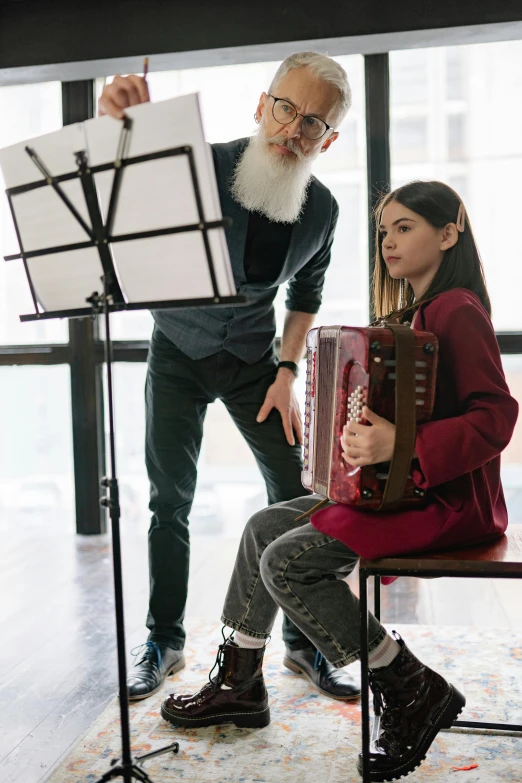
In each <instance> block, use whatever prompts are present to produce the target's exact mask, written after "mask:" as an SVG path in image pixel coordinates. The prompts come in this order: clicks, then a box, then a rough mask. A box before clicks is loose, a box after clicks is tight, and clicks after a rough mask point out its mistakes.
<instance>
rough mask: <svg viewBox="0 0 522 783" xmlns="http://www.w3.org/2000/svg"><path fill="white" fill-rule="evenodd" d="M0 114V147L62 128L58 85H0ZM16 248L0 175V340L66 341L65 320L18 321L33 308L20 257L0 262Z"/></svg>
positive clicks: (15, 342)
mask: <svg viewBox="0 0 522 783" xmlns="http://www.w3.org/2000/svg"><path fill="white" fill-rule="evenodd" d="M0 117H3V118H9V121H7V122H2V123H0V147H7V146H9V145H11V144H16V143H17V142H19V141H23V140H25V139H28V138H31V137H33V136H39V135H41V134H44V133H50V132H51V131H54V130H58V128H60V127H61V126H62V94H61V85H60V83H59V82H48V83H45V84H25V85H22V86H16V87H1V88H0ZM35 173H36V174H38V172H37V171H36V169H35ZM19 251H20V248H19V247H18V243H17V241H16V236H15V232H14V226H13V222H12V218H11V212H10V210H9V204H8V202H7V198H6V195H5V186H4V183H3V180H2V177H1V175H0V344H3V345H5V344H8V343H11V344H13V345H20V344H30V343H61V342H66V341H67V339H68V329H67V322H66V321H54V320H53V321H42V322H41V323H34V322H29V323H24V324H22V323H20V320H19V317H18V316H19V315H20V314H22V313H32V312H34V306H33V303H32V299H31V296H30V292H29V286H28V284H27V278H26V276H25V273H24V270H23V265H22V263H21V262H20V261H10V262H9V263H5V262H4V260H3V256H5V255H10V254H14V253H18V252H19Z"/></svg>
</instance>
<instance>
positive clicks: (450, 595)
mask: <svg viewBox="0 0 522 783" xmlns="http://www.w3.org/2000/svg"><path fill="white" fill-rule="evenodd" d="M70 527H71V526H70V523H69V524H67V525H65V523H63V522H60V524H59V523H58V521H56V520H52V519H49V520H42V519H41V518H32V517H31V516H28V517H26V518H18V519H17V520H16V524H15V525H12V524H8V523H7V522H6V521H5V520H4V521H2V520H0V541H1V549H0V596H1V602H0V642H1V643H0V781H1V783H14V781H16V782H17V783H37V782H38V781H42V780H43V779H44V778H45V776H46V775H47V774H48V773H49V770H50V769H51V768H52V767H53V766H54V765H55V764H56V762H57V761H58V760H59V759H60V758H61V757H62V756H63V754H65V753H66V752H67V750H68V749H69V748H70V746H71V745H72V744H73V743H74V742H75V740H76V739H77V738H78V737H79V735H81V734H82V733H83V732H84V731H85V729H86V728H87V727H88V726H89V725H90V724H91V723H92V722H93V721H94V719H95V718H96V717H97V716H98V715H99V713H100V712H101V711H102V710H103V708H104V707H105V706H106V704H107V703H108V702H109V701H110V700H111V699H112V698H113V697H114V695H115V693H116V682H117V675H116V656H115V631H114V612H113V608H114V603H113V586H112V560H111V548H110V541H109V539H108V537H107V536H101V537H78V536H75V535H73V534H72V533H65V532H64V529H70ZM237 544H238V542H237V540H233V539H223V538H219V539H217V538H214V537H203V536H200V537H197V538H194V539H193V549H192V567H191V581H190V595H189V604H188V607H187V615H188V616H192V617H200V618H202V619H204V620H215V621H219V617H220V610H221V606H222V602H223V599H224V595H225V591H226V587H227V582H228V575H229V574H230V571H231V568H232V565H233V562H234V558H235V553H236V549H237ZM146 549H147V547H146V533H145V522H144V524H143V527H142V529H140V530H136V529H134V530H133V531H132V532H129V533H126V534H125V533H124V535H123V558H124V585H125V620H126V634H127V647H128V649H129V650H130V649H131V648H132V647H133V646H135V645H138V644H141V643H142V642H144V641H145V638H146V629H145V627H144V617H145V612H146V606H147V551H146ZM351 584H352V587H354V589H355V588H356V579H355V577H353V578H352V579H351ZM521 592H522V585H519V584H516V583H513V582H511V581H509V580H505V581H501V580H496V581H487V580H470V579H466V580H457V579H439V580H432V581H426V580H416V579H400V580H398V581H397V582H395V583H394V584H393V585H390V586H389V587H386V588H384V589H383V619H384V622H385V623H386V624H387V625H388V626H390V625H391V624H392V623H393V622H402V623H429V624H455V625H472V626H473V625H474V626H479V625H487V626H494V627H499V628H501V629H502V630H501V633H500V634H499V639H502V635H504V636H508V635H509V630H510V629H514V628H517V629H520V628H522V612H521V611H520V606H521V604H522V602H521Z"/></svg>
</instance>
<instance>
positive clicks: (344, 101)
mask: <svg viewBox="0 0 522 783" xmlns="http://www.w3.org/2000/svg"><path fill="white" fill-rule="evenodd" d="M303 66H305V67H306V68H309V69H310V70H311V71H312V73H313V74H315V76H317V77H318V78H319V79H322V80H323V81H324V82H326V83H327V84H331V85H332V87H335V88H336V90H337V91H338V92H339V99H338V101H337V102H336V105H335V107H334V111H333V119H332V123H333V124H334V126H338V125H339V124H340V123H341V122H342V120H344V118H345V117H346V115H347V113H348V109H349V108H350V106H351V105H352V91H351V89H350V85H349V84H348V77H347V75H346V71H345V70H344V68H343V67H342V66H341V65H339V63H337V62H336V61H335V60H332V58H331V57H327V56H326V55H325V54H319V53H318V52H296V53H295V54H291V55H290V56H289V57H287V58H286V60H283V62H282V63H281V65H280V66H279V68H278V69H277V71H276V73H275V76H274V78H273V79H272V83H271V84H270V87H269V88H268V92H270V93H272V92H274V91H275V90H276V89H277V85H278V84H279V82H280V81H281V79H282V78H283V77H284V76H286V74H287V73H288V72H289V71H292V70H293V69H294V68H302V67H303Z"/></svg>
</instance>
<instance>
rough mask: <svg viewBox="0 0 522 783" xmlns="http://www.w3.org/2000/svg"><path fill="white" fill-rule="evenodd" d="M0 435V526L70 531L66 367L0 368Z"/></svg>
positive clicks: (71, 487)
mask: <svg viewBox="0 0 522 783" xmlns="http://www.w3.org/2000/svg"><path fill="white" fill-rule="evenodd" d="M0 432H1V433H2V448H1V449H0V477H1V478H0V524H1V525H9V526H10V527H13V526H16V525H17V524H18V523H20V524H24V525H27V524H29V525H34V526H38V527H39V528H43V529H44V528H45V527H46V525H47V523H48V522H50V521H51V520H52V522H53V525H52V526H51V528H52V529H53V530H56V522H57V521H61V522H62V523H63V524H62V526H61V527H62V529H66V528H67V527H69V528H70V530H71V531H72V530H73V529H74V479H73V457H72V434H71V400H70V373H69V367H68V366H67V365H59V366H51V367H0Z"/></svg>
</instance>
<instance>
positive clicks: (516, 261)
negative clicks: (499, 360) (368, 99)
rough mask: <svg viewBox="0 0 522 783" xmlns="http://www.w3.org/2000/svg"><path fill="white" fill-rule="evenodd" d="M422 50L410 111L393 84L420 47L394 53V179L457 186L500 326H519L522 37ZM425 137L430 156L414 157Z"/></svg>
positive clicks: (521, 315) (414, 60) (521, 321)
mask: <svg viewBox="0 0 522 783" xmlns="http://www.w3.org/2000/svg"><path fill="white" fill-rule="evenodd" d="M423 52H424V55H423V56H424V58H425V60H426V64H427V79H428V90H427V91H426V92H425V95H424V99H423V102H422V104H421V105H419V106H417V107H414V108H411V109H409V110H408V111H409V114H408V115H405V109H404V106H403V105H402V104H401V103H400V102H399V100H398V98H397V93H396V91H395V89H394V86H393V85H394V83H395V80H396V79H397V78H398V79H399V80H400V79H401V78H402V76H401V73H402V70H403V69H404V67H405V61H407V60H408V59H409V58H411V63H412V67H413V64H415V63H418V57H419V55H418V52H414V51H403V52H392V53H391V54H390V82H391V86H392V90H391V115H392V134H391V161H392V186H393V187H396V186H397V185H399V184H403V183H405V182H409V181H411V180H413V179H438V180H442V181H443V182H447V183H448V184H450V185H452V186H453V187H455V188H456V189H457V192H459V193H460V195H461V196H462V197H463V198H465V204H466V209H467V212H468V215H469V218H470V222H471V225H472V227H473V232H474V235H475V238H476V240H477V244H478V247H479V250H480V253H481V256H482V260H483V262H484V267H485V272H486V281H487V284H488V289H489V293H490V296H491V300H492V306H493V323H494V325H495V328H496V329H497V330H498V331H504V330H505V331H512V330H515V331H516V330H520V329H522V309H521V308H520V292H521V291H522V248H521V247H520V244H519V242H518V241H517V239H516V233H515V232H516V229H513V228H512V227H516V226H517V225H518V222H519V211H520V193H519V191H520V187H519V183H520V181H521V179H522V102H521V101H520V95H522V41H504V42H502V43H491V44H489V43H488V44H474V45H471V46H460V47H448V48H437V49H425V50H423ZM445 73H446V77H445V78H446V86H444V78H443V75H444V74H445ZM441 80H442V81H441ZM450 84H451V85H452V87H451V90H450V89H449V85H450ZM446 87H448V89H446ZM457 98H458V100H459V102H458V104H457V103H456V100H457ZM414 112H417V113H422V117H421V116H417V117H414V116H413V113H414ZM421 143H422V144H424V143H426V148H425V157H424V158H423V159H422V162H420V161H421V158H420V155H419V156H417V157H416V158H415V161H419V162H414V159H413V156H412V149H416V150H417V153H420V149H421ZM417 153H416V155H417ZM459 183H465V189H464V190H463V191H462V192H460V190H459V188H458V185H459Z"/></svg>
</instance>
